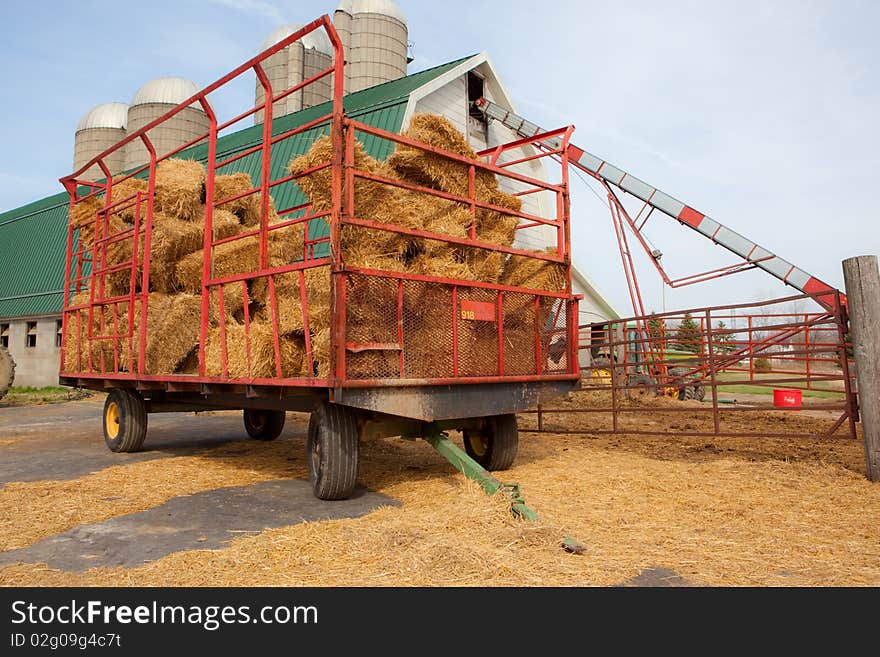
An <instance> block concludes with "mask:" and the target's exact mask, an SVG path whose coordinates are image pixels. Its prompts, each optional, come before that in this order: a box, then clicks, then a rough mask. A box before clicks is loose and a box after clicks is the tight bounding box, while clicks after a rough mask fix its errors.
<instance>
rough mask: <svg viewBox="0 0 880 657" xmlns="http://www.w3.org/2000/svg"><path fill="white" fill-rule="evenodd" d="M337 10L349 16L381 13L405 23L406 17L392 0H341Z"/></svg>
mask: <svg viewBox="0 0 880 657" xmlns="http://www.w3.org/2000/svg"><path fill="white" fill-rule="evenodd" d="M337 11H344V12H345V13H346V14H350V15H351V16H354V15H355V14H383V15H384V16H391V18H396V19H397V20H399V21H400V22H401V23H406V17H405V16H404V15H403V12H402V11H401V10H400V7H398V6H397V4H396V3H395V2H394V1H393V0H342V2H340V3H339V7H338V9H337Z"/></svg>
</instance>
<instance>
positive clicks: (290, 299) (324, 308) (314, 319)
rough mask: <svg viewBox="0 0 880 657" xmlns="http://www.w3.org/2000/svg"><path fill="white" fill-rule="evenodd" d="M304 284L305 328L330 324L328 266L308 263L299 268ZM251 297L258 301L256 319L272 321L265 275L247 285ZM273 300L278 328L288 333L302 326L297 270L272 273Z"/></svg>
mask: <svg viewBox="0 0 880 657" xmlns="http://www.w3.org/2000/svg"><path fill="white" fill-rule="evenodd" d="M303 278H304V280H305V287H306V304H307V306H308V312H309V329H310V330H311V331H313V332H314V331H319V330H321V329H324V328H327V327H328V326H330V268H329V267H312V268H311V269H306V270H304V272H303ZM250 293H251V295H252V299H253V300H254V302H255V303H256V304H257V305H258V309H257V312H256V314H255V315H254V316H255V318H256V319H257V320H260V321H264V322H267V323H269V322H271V321H272V310H271V299H270V298H269V278H268V277H263V278H258V279H255V280H254V281H253V282H252V284H251V286H250ZM275 304H276V313H277V317H278V328H279V330H280V331H281V333H283V334H285V335H288V334H292V333H295V332H301V331H303V330H304V325H303V312H302V296H301V293H300V286H299V272H289V273H286V274H279V275H277V276H275Z"/></svg>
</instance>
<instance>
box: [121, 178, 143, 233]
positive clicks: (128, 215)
mask: <svg viewBox="0 0 880 657" xmlns="http://www.w3.org/2000/svg"><path fill="white" fill-rule="evenodd" d="M149 191H150V185H149V183H148V182H147V181H146V180H141V179H140V178H127V179H125V180H119V181H118V182H117V181H113V192H112V195H113V203H114V204H115V203H119V202H120V201H123V200H125V199H129V200H126V201H125V202H124V203H123V204H122V206H120V207H119V208H118V209H117V210H116V211H115V213H114V214H117V215H118V216H119V217H121V218H122V219H124V220H125V221H126V222H127V223H129V224H131V223H134V218H135V215H136V214H137V211H138V200H137V196H136V195H137V194H138V193H140V194H141V202H140V221H141V224H143V222H144V221H145V220H146V218H147V194H148V192H149ZM129 197H133V198H129Z"/></svg>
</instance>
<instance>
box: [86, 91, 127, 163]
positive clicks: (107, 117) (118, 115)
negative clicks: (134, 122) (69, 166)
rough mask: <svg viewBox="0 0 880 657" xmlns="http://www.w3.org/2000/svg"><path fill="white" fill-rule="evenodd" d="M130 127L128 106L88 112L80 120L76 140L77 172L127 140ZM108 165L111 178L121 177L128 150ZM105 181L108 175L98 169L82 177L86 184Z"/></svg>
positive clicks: (112, 157)
mask: <svg viewBox="0 0 880 657" xmlns="http://www.w3.org/2000/svg"><path fill="white" fill-rule="evenodd" d="M127 123H128V105H126V104H125V103H104V104H103V105H98V106H97V107H94V108H92V109H91V110H89V111H88V112H86V114H85V115H84V116H83V117H82V118H81V119H80V120H79V123H78V124H77V126H76V135H75V136H74V138H73V170H74V171H77V170H79V169H80V168H81V167H83V166H85V165H86V164H87V163H88V162H89V160H91V159H92V158H94V157H95V156H97V155H100V154H101V153H103V152H104V151H106V150H107V149H108V148H110V147H111V146H113V144H115V143H116V142H118V141H120V140H122V139H124V138H125V126H126V125H127ZM104 163H105V164H106V165H107V168H109V169H110V173H111V174H113V175H115V174H117V173H119V172H120V171H122V170H123V168H124V167H125V149H124V148H122V149H120V150H118V151H116V152H114V153H113V154H111V155H109V156H107V157H106V158H105V160H104ZM104 177H105V176H104V172H103V171H102V170H101V168H100V167H98V166H93V167H91V168H89V170H88V171H86V172H85V173H83V174H82V175H81V176H80V178H82V179H84V180H101V179H102V178H104Z"/></svg>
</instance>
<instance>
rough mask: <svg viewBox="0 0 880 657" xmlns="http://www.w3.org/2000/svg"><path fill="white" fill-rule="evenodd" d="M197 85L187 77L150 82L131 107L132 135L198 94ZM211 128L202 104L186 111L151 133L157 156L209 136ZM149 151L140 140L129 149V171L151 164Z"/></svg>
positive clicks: (132, 143) (138, 92) (126, 164)
mask: <svg viewBox="0 0 880 657" xmlns="http://www.w3.org/2000/svg"><path fill="white" fill-rule="evenodd" d="M198 91H199V88H198V87H197V86H196V85H195V83H194V82H192V81H190V80H187V79H185V78H173V77H172V78H156V79H154V80H150V81H149V82H147V83H146V84H145V85H144V86H142V87H141V88H140V89H138V91H137V93H135V95H134V98H132V101H131V105H130V106H129V108H128V134H132V133H133V132H136V131H137V130H140V129H141V128H143V127H144V126H146V125H148V124H149V123H151V122H153V121H154V120H156V119H157V118H159V117H160V116H162V115H164V114H165V113H167V112H168V111H169V110H171V109H173V108H174V107H175V106H176V105H179V104H180V103H182V102H183V101H185V100H186V99H188V98H190V97H192V96H193V95H194V94H196V93H198ZM209 127H210V120H209V119H208V117H207V115H206V114H205V112H204V111H203V110H202V108H201V106H199V105H198V104H195V105H191V106H190V107H186V108H184V109H183V110H182V111H181V112H179V113H177V114H176V115H175V116H173V117H172V118H170V119H168V120H167V121H164V122H163V123H162V124H160V125H158V126H156V127H155V128H153V129H152V130H150V131H149V132H148V133H147V136H148V137H149V139H150V141H151V142H152V144H153V147H154V148H155V150H156V154H157V156H159V157H161V156H163V155H165V154H166V153H169V152H170V151H173V150H174V149H176V148H178V147H179V146H182V145H183V144H185V143H187V142H189V141H191V140H193V139H195V138H196V137H198V136H199V135H203V134H206V133H207V132H208V129H209ZM149 160H150V156H149V152H148V151H147V149H146V146H144V144H143V142H142V141H141V140H140V139H135V140H133V141H131V142H129V143H128V144H127V145H126V147H125V169H126V170H127V169H132V168H134V167H137V166H140V165H142V164H145V163H147V162H149Z"/></svg>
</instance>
